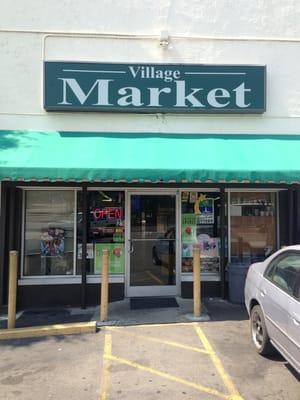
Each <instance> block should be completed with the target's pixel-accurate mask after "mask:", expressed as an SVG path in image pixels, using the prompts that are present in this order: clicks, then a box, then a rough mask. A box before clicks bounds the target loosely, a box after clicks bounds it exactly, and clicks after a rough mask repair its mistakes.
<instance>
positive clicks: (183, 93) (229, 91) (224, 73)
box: [44, 61, 266, 113]
mask: <svg viewBox="0 0 300 400" xmlns="http://www.w3.org/2000/svg"><path fill="white" fill-rule="evenodd" d="M265 79H266V68H265V66H250V65H204V64H201V65H196V64H106V63H74V62H53V61H47V62H45V63H44V108H45V109H46V110H47V111H117V112H161V113H165V112H168V113H170V112H172V113H174V112H181V113H182V112H196V113H263V112H264V111H265V104H266V98H265Z"/></svg>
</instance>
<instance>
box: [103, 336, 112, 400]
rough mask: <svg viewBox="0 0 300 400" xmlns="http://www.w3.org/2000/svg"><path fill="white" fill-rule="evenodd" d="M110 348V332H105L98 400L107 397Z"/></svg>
mask: <svg viewBox="0 0 300 400" xmlns="http://www.w3.org/2000/svg"><path fill="white" fill-rule="evenodd" d="M111 349H112V339H111V334H109V333H106V334H105V336H104V350H103V367H102V378H101V392H100V400H107V399H108V389H109V365H110V362H109V360H110V357H111Z"/></svg>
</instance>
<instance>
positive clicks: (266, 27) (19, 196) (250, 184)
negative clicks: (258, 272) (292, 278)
mask: <svg viewBox="0 0 300 400" xmlns="http://www.w3.org/2000/svg"><path fill="white" fill-rule="evenodd" d="M299 12H300V6H299V5H298V4H297V2H295V1H286V2H284V4H283V3H282V2H280V1H275V0H274V1H271V2H270V1H267V0H266V1H253V2H251V4H249V3H246V2H245V1H242V0H240V1H218V2H216V1H204V2H201V3H199V2H198V1H196V0H195V1H189V2H187V1H172V2H170V1H160V2H158V3H155V2H150V1H143V2H138V1H129V0H128V1H114V2H109V1H106V2H100V3H99V2H96V1H89V2H84V1H79V0H76V1H72V2H71V1H63V2H61V1H60V2H58V1H56V0H54V1H52V2H50V3H49V4H48V3H47V4H43V7H41V6H40V5H37V2H36V1H34V0H29V1H27V2H26V4H25V3H23V2H21V1H15V2H14V4H13V5H12V3H11V2H9V1H6V0H4V1H3V2H2V5H1V13H0V21H1V23H0V26H1V29H0V43H1V46H0V52H1V65H0V74H1V81H0V86H1V90H0V129H1V132H0V141H1V142H0V178H1V220H0V230H1V233H0V241H1V243H0V305H3V304H6V302H7V278H8V253H9V250H15V249H16V250H18V251H19V279H18V304H19V307H36V306H57V305H81V306H83V307H85V306H86V305H92V304H98V302H99V298H100V296H99V290H100V281H101V254H102V250H103V249H109V251H110V299H111V300H112V301H113V300H119V299H122V298H124V297H134V296H166V295H177V296H182V297H192V283H193V275H192V250H193V247H194V246H198V247H200V250H201V268H202V290H203V294H204V295H205V296H221V297H226V296H227V281H228V279H227V273H226V271H227V269H228V268H230V267H231V266H232V265H234V266H236V267H237V266H238V265H240V266H241V268H242V267H243V266H245V265H249V264H250V263H252V262H255V261H259V260H263V259H264V258H265V257H267V256H268V255H269V254H271V253H272V252H274V251H275V250H276V249H278V248H280V247H281V246H285V245H288V244H294V243H297V241H298V237H299V230H300V215H299V205H298V204H299V183H300V164H299V162H298V154H299V152H298V148H299V149H300V136H299V133H300V122H299V116H300V102H299V92H300V83H299V80H298V79H297V78H298V70H299V66H298V63H297V54H298V48H299V43H300V28H299V24H298V23H297V21H298V16H299Z"/></svg>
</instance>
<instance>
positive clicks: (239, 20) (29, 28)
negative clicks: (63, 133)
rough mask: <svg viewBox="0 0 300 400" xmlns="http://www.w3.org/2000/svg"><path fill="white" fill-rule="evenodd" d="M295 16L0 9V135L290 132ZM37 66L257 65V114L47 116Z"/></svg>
mask: <svg viewBox="0 0 300 400" xmlns="http://www.w3.org/2000/svg"><path fill="white" fill-rule="evenodd" d="M299 14H300V3H299V2H297V1H291V0H285V1H282V0H260V1H259V0H253V1H251V2H249V1H246V0H206V1H201V2H200V1H197V0H189V1H186V0H181V1H179V0H173V1H172V0H168V1H167V0H160V1H156V2H154V1H138V0H135V1H129V0H123V1H121V0H114V1H94V0H89V1H86V0H72V1H71V0H68V1H57V0H52V1H51V2H44V1H42V0H39V1H38V0H27V1H26V2H24V1H22V0H14V1H9V0H2V1H1V3H0V59H1V62H0V78H1V79H0V129H41V130H45V129H47V130H48V129H53V130H82V131H85V130H88V131H147V132H198V133H208V132H213V133H224V132H226V133H258V134H260V133H300V119H299V117H300V80H299V79H298V76H299V72H300V67H299V54H300V25H299V23H298V21H299ZM162 30H166V31H168V33H169V35H170V38H171V41H170V45H169V47H168V48H167V49H162V48H161V47H160V46H159V36H160V32H161V31H162ZM43 60H65V61H95V62H110V61H111V62H162V63H163V62H166V63H168V62H174V63H188V62H189V63H210V64H263V65H266V66H267V112H266V113H264V114H263V115H242V116H240V115H226V116H224V115H223V116H222V115H203V114H200V115H190V114H180V115H178V114H166V115H163V114H147V115H145V114H144V115H141V114H139V115H137V114H110V113H47V112H46V111H44V109H43V93H42V91H43V85H42V80H43V79H42V78H43V77H42V72H43Z"/></svg>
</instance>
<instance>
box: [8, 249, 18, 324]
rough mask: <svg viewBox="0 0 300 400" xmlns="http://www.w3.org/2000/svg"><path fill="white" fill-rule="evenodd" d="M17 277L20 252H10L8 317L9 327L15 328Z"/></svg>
mask: <svg viewBox="0 0 300 400" xmlns="http://www.w3.org/2000/svg"><path fill="white" fill-rule="evenodd" d="M17 278H18V252H17V251H15V250H12V251H10V252H9V286H8V319H7V328H8V329H13V328H15V326H16V308H17Z"/></svg>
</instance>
